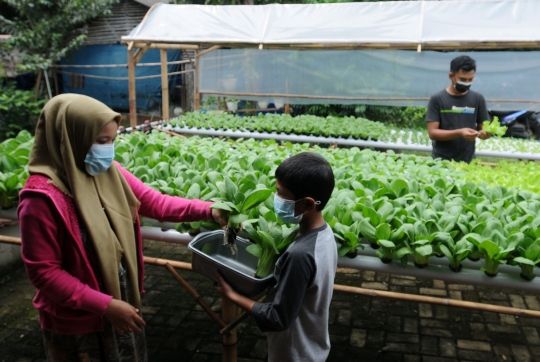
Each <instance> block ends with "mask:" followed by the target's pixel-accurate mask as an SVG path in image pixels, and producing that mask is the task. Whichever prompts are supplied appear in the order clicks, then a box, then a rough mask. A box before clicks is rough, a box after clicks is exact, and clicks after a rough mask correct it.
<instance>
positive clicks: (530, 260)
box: [0, 129, 540, 291]
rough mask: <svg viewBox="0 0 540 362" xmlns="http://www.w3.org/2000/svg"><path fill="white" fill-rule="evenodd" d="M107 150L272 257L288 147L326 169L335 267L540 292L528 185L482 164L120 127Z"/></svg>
mask: <svg viewBox="0 0 540 362" xmlns="http://www.w3.org/2000/svg"><path fill="white" fill-rule="evenodd" d="M32 143H33V139H32V137H31V135H29V134H28V133H25V132H21V133H20V134H19V135H18V136H17V137H16V138H14V139H11V140H7V141H5V142H3V143H2V144H0V183H1V185H0V199H1V200H2V206H3V210H2V211H1V212H0V218H7V219H16V213H15V207H16V204H17V195H18V191H19V190H20V189H21V188H22V185H23V184H24V182H25V180H26V178H27V177H28V171H27V167H26V164H27V162H28V154H29V151H30V149H31V147H32ZM115 151H116V156H115V157H116V160H117V161H118V162H120V163H121V164H122V165H123V166H124V167H126V168H127V169H128V170H129V171H130V172H132V173H133V174H134V175H135V176H136V177H138V178H139V179H141V180H142V181H143V182H145V183H146V184H147V185H149V186H150V187H152V188H154V189H156V190H158V191H160V192H162V193H164V194H168V195H173V196H180V197H186V198H199V199H202V200H212V201H215V202H216V203H217V204H218V205H220V207H223V208H228V209H229V210H230V211H231V216H233V217H234V220H235V221H236V222H237V223H240V222H241V223H242V224H243V225H244V230H245V232H246V234H245V235H244V236H245V237H246V238H249V239H251V240H252V241H254V245H256V247H257V248H259V249H260V251H261V253H260V254H263V253H262V251H263V248H265V246H264V244H265V243H262V242H260V239H261V235H263V234H264V233H266V234H270V235H273V239H272V242H273V243H274V247H273V248H274V249H275V250H276V251H277V252H276V253H274V254H273V255H272V256H271V257H273V258H277V257H279V251H280V250H281V251H282V250H283V241H284V240H285V239H287V237H288V236H289V235H290V233H291V230H293V228H292V226H290V225H284V224H283V223H282V222H281V221H280V220H279V219H278V218H277V217H276V215H275V213H274V212H273V190H274V189H275V179H274V177H273V175H274V171H275V169H276V168H277V166H278V165H279V163H280V162H281V161H282V160H283V159H285V158H286V157H288V156H290V155H291V154H296V153H299V152H303V151H310V152H317V153H320V154H321V155H322V156H323V157H325V158H326V159H327V160H328V161H329V163H330V164H331V165H332V168H333V170H334V174H335V179H336V186H335V189H334V192H333V194H332V198H331V200H330V201H329V203H328V205H327V206H326V207H325V209H324V210H323V216H324V218H325V220H326V221H327V222H328V224H329V225H330V227H332V230H333V232H334V235H335V237H336V247H337V248H338V253H339V255H340V257H339V266H340V267H346V268H354V269H358V270H372V271H377V272H384V273H392V274H401V275H410V276H415V277H417V278H426V279H440V280H446V281H448V282H455V283H465V284H475V285H484V286H490V287H501V288H503V287H504V288H518V289H522V290H529V291H538V290H540V279H537V278H535V275H536V274H538V267H536V264H538V263H539V262H540V213H539V211H540V195H539V194H538V193H537V190H536V189H535V188H534V187H537V186H536V184H531V185H528V184H520V185H512V184H508V182H511V180H508V177H506V175H504V174H502V175H499V178H498V177H497V173H498V172H499V171H500V170H499V169H498V168H488V169H485V170H483V172H490V174H489V177H488V176H486V179H490V180H491V181H492V182H491V183H490V184H488V183H485V182H475V181H471V180H469V179H468V175H469V172H467V171H464V170H461V169H458V168H456V165H455V164H454V163H451V162H448V161H441V160H433V159H431V158H429V157H428V158H425V157H420V156H416V155H412V154H396V153H394V152H392V151H388V152H386V153H380V152H376V151H373V150H371V149H360V148H358V147H348V148H327V147H320V146H319V145H317V144H311V143H292V142H279V141H277V140H275V139H269V140H255V139H253V138H249V139H230V138H226V139H220V138H216V137H197V136H194V137H189V138H184V137H179V136H175V135H174V134H172V133H171V132H164V131H160V130H157V129H153V130H151V131H150V132H149V133H145V132H134V133H130V134H122V135H121V137H118V140H117V143H116V146H115ZM529 164H530V165H529V166H528V167H529V169H528V172H530V173H531V174H540V172H539V171H540V170H538V169H532V168H530V167H538V166H536V164H535V163H529ZM473 166H474V165H472V166H471V167H473ZM486 175H487V174H486ZM248 200H249V201H248ZM143 224H144V226H143V236H144V237H145V238H147V239H153V240H161V241H166V242H173V243H180V244H187V243H188V242H189V241H190V240H191V239H192V236H191V235H190V233H191V234H196V233H198V232H200V231H204V230H212V229H215V228H216V227H217V225H216V224H215V223H212V222H190V223H177V224H159V223H157V222H156V221H152V220H143ZM279 245H281V247H280V248H278V247H277V246H279ZM374 248H377V249H374ZM468 258H471V259H474V260H477V261H475V262H473V261H469V260H468ZM489 275H491V276H489Z"/></svg>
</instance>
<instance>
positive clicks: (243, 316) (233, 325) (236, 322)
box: [219, 296, 266, 334]
mask: <svg viewBox="0 0 540 362" xmlns="http://www.w3.org/2000/svg"><path fill="white" fill-rule="evenodd" d="M265 299H266V296H264V297H262V298H261V299H259V300H258V301H257V302H258V303H262V302H264V300H265ZM248 316H249V313H248V312H246V311H244V312H242V314H240V315H239V316H238V317H237V318H236V319H235V320H234V321H232V322H231V323H229V324H227V326H226V327H225V328H223V329H222V330H221V331H219V333H221V334H225V333H228V332H229V331H230V330H232V329H233V328H236V326H237V325H239V324H240V323H241V322H242V321H243V320H244V319H246V318H247V317H248Z"/></svg>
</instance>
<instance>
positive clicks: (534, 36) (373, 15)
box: [122, 0, 540, 48]
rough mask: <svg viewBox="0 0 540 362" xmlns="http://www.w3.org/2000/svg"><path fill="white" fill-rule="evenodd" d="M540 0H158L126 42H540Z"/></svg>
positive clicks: (456, 45) (397, 43)
mask: <svg viewBox="0 0 540 362" xmlns="http://www.w3.org/2000/svg"><path fill="white" fill-rule="evenodd" d="M538 14H540V1H538V0H469V1H389V2H369V3H334V4H291V5H282V4H272V5H251V6H250V5H231V6H213V5H174V4H172V5H168V4H157V5H155V6H154V7H152V8H151V9H150V10H149V12H148V14H147V16H146V18H145V19H144V20H143V21H142V22H141V24H139V25H138V26H137V27H136V28H135V29H133V30H132V31H131V32H130V34H129V35H127V36H123V37H122V40H123V41H124V42H128V41H134V42H159V43H184V44H189V43H206V44H234V43H239V44H263V45H264V44H277V45H280V44H299V45H300V44H329V45H330V44H344V45H355V44H368V45H369V44H396V45H399V44H409V45H411V44H413V45H414V44H426V45H427V44H449V45H450V46H452V44H455V47H456V48H458V47H459V43H479V42H484V43H500V42H502V43H505V42H522V43H531V42H532V43H535V46H538V44H537V42H538V41H540V20H539V18H538Z"/></svg>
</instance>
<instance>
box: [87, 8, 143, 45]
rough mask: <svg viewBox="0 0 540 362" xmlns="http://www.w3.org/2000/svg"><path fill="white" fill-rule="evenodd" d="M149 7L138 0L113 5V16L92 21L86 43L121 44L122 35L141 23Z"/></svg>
mask: <svg viewBox="0 0 540 362" xmlns="http://www.w3.org/2000/svg"><path fill="white" fill-rule="evenodd" d="M148 9H149V8H148V7H146V6H144V5H142V4H139V3H138V2H136V1H133V0H121V1H120V2H119V3H118V4H114V5H113V7H112V9H111V10H112V13H113V15H112V16H110V17H106V18H100V19H98V20H96V21H93V22H92V23H90V25H89V26H88V38H87V39H86V40H85V42H84V45H104V44H119V43H120V37H121V36H122V35H127V34H129V32H130V31H131V30H132V29H133V28H134V27H136V26H137V25H139V23H140V22H141V21H142V19H143V18H144V15H146V13H147V12H148Z"/></svg>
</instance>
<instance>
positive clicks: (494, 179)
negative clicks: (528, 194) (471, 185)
mask: <svg viewBox="0 0 540 362" xmlns="http://www.w3.org/2000/svg"><path fill="white" fill-rule="evenodd" d="M452 167H453V168H455V169H457V170H460V171H464V172H465V174H464V176H465V180H467V181H471V182H475V183H478V184H480V183H485V184H487V185H491V186H496V185H497V186H504V187H508V188H518V189H520V190H528V191H532V192H535V193H540V164H538V163H536V162H533V161H530V162H527V161H519V162H510V161H506V160H502V161H500V162H498V163H497V165H496V166H495V167H493V166H486V165H482V164H481V163H480V161H478V160H473V161H472V162H471V163H470V164H466V163H464V162H453V163H452Z"/></svg>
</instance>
